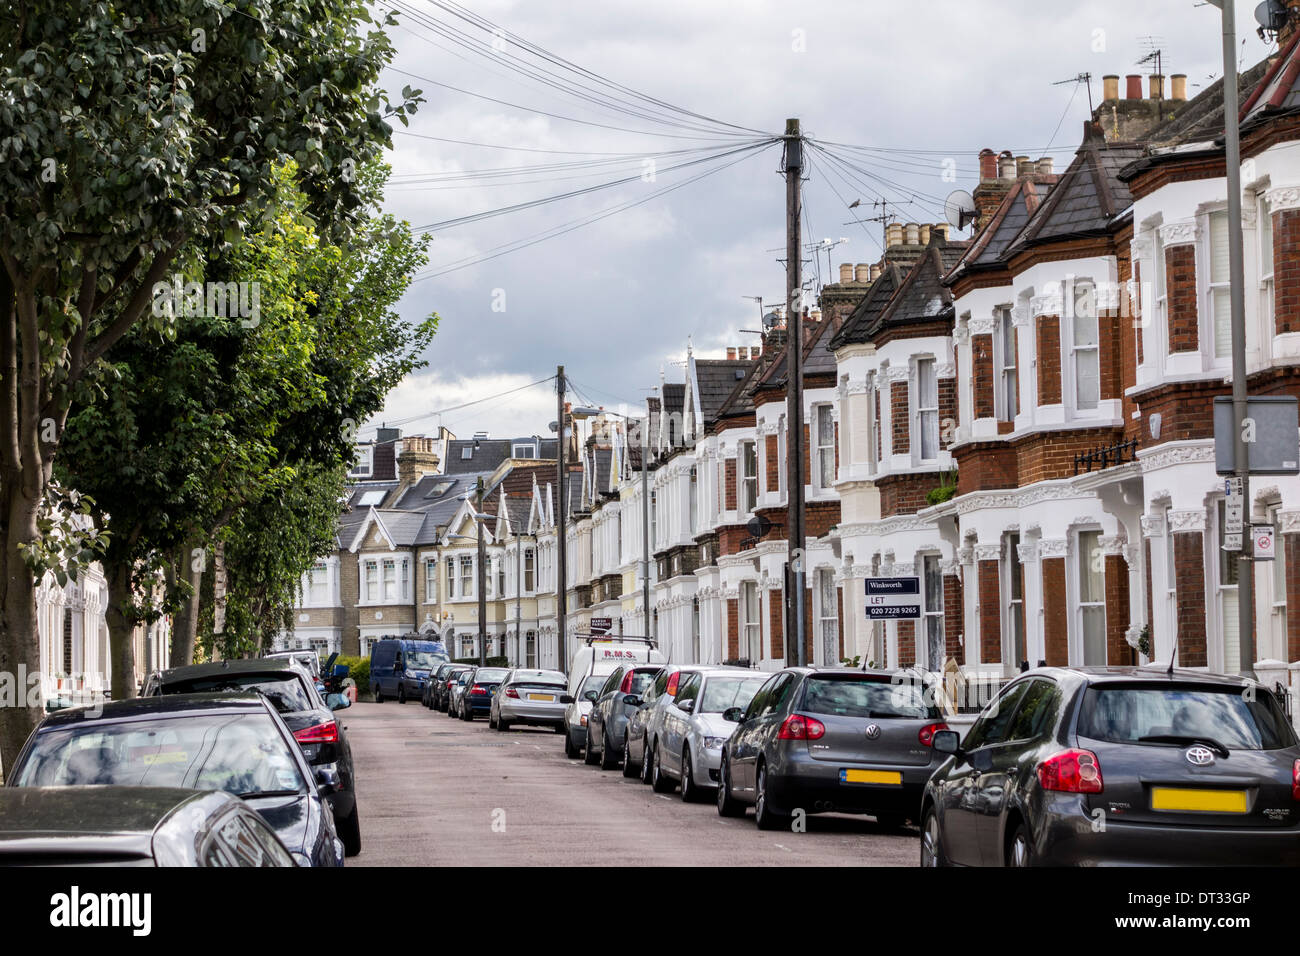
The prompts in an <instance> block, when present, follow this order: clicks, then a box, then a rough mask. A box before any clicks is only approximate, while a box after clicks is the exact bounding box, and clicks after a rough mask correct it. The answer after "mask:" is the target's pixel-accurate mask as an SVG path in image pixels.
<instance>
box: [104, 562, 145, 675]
mask: <svg viewBox="0 0 1300 956" xmlns="http://www.w3.org/2000/svg"><path fill="white" fill-rule="evenodd" d="M104 575H105V577H107V578H108V607H107V608H106V609H105V612H104V618H105V619H106V620H107V622H108V659H109V668H110V670H111V671H112V681H111V684H110V687H111V693H112V695H113V700H127V699H128V698H131V697H135V696H136V694H137V692H138V688H137V687H136V680H135V640H134V637H135V621H134V620H133V619H131V618H129V617H127V615H126V614H124V613H122V606H123V604H124V603H126V604H128V605H129V603H130V602H131V599H132V596H131V564H130V562H127V561H109V560H107V559H106V560H105V562H104Z"/></svg>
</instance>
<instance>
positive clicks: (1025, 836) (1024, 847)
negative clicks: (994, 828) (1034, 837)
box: [1007, 823, 1034, 867]
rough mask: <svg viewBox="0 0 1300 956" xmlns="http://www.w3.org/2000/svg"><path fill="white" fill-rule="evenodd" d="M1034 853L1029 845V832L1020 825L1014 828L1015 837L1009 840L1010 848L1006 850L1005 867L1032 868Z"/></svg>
mask: <svg viewBox="0 0 1300 956" xmlns="http://www.w3.org/2000/svg"><path fill="white" fill-rule="evenodd" d="M1033 864H1034V851H1033V848H1032V847H1031V846H1030V845H1029V831H1028V830H1026V829H1025V825H1024V824H1023V823H1022V824H1020V825H1019V826H1018V827H1016V835H1015V836H1013V837H1012V838H1011V846H1010V848H1009V849H1008V850H1007V866H1018V867H1024V866H1033Z"/></svg>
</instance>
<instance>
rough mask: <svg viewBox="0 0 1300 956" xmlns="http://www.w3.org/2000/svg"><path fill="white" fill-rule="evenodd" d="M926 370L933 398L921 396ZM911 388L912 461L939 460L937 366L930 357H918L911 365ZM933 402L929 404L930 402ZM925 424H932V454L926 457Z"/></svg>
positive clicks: (936, 362) (923, 390)
mask: <svg viewBox="0 0 1300 956" xmlns="http://www.w3.org/2000/svg"><path fill="white" fill-rule="evenodd" d="M926 369H928V370H929V377H930V382H931V383H932V384H933V386H934V394H933V396H932V397H931V396H927V395H925V394H923V393H924V392H925V390H926V389H925V379H926V374H927V373H926V371H925V370H926ZM913 371H914V373H915V374H914V376H913V382H914V384H913V388H912V407H913V409H914V412H913V415H912V441H911V445H912V460H913V461H915V462H930V461H938V460H939V364H938V361H937V360H936V359H935V358H934V356H932V355H923V356H920V357H918V358H917V359H916V360H915V362H914V363H913ZM931 400H932V402H933V404H931V403H930V402H931ZM927 422H930V423H932V424H933V427H932V428H930V429H929V430H930V431H931V432H932V434H933V438H934V454H933V455H930V456H927V455H926V454H925V434H926V431H927Z"/></svg>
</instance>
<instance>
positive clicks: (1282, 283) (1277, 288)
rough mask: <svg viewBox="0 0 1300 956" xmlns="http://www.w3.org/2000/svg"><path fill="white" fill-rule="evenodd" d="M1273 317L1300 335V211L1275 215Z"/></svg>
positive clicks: (1281, 329) (1281, 328)
mask: <svg viewBox="0 0 1300 956" xmlns="http://www.w3.org/2000/svg"><path fill="white" fill-rule="evenodd" d="M1273 314H1274V316H1275V317H1276V319H1275V321H1276V327H1277V331H1278V332H1279V333H1282V332H1300V209H1284V210H1282V211H1280V212H1276V213H1274V214H1273ZM1291 659H1292V660H1295V658H1291Z"/></svg>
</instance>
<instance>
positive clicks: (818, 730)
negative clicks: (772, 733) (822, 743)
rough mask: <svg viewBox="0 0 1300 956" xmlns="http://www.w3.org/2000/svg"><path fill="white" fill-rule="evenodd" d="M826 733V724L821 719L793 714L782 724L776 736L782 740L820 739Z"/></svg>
mask: <svg viewBox="0 0 1300 956" xmlns="http://www.w3.org/2000/svg"><path fill="white" fill-rule="evenodd" d="M825 735H826V725H825V724H823V723H822V722H821V721H820V720H814V719H813V718H811V717H805V716H804V715H803V714H791V715H790V716H789V717H787V718H786V719H785V723H783V724H782V725H781V731H780V733H778V734H777V735H776V736H777V738H778V739H780V740H820V739H821V738H822V737H824V736H825Z"/></svg>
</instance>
